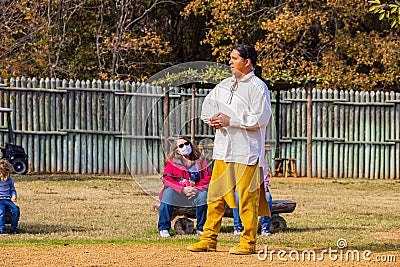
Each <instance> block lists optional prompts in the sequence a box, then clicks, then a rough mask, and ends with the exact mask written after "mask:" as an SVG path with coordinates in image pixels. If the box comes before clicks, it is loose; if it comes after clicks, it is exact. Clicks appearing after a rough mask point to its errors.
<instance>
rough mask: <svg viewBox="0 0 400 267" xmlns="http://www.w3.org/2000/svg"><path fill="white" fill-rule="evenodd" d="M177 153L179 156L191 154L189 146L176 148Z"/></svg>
mask: <svg viewBox="0 0 400 267" xmlns="http://www.w3.org/2000/svg"><path fill="white" fill-rule="evenodd" d="M178 151H179V153H180V154H181V155H183V156H186V155H189V154H190V153H192V147H191V146H190V145H187V146H183V147H182V148H179V147H178Z"/></svg>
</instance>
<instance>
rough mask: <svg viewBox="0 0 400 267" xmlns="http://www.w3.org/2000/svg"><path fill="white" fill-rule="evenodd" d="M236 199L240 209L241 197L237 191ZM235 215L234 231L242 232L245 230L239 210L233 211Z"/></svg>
mask: <svg viewBox="0 0 400 267" xmlns="http://www.w3.org/2000/svg"><path fill="white" fill-rule="evenodd" d="M235 198H236V205H237V206H238V207H239V196H238V193H237V191H236V190H235ZM232 214H233V229H237V230H239V232H241V231H242V230H243V225H242V220H240V216H239V208H233V209H232Z"/></svg>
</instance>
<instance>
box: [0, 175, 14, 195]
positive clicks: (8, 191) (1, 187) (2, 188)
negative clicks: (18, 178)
mask: <svg viewBox="0 0 400 267" xmlns="http://www.w3.org/2000/svg"><path fill="white" fill-rule="evenodd" d="M13 196H15V197H16V196H17V191H16V190H15V187H14V180H13V179H12V178H11V177H8V179H7V180H5V181H4V182H3V181H0V199H11V197H13Z"/></svg>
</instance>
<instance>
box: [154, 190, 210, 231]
mask: <svg viewBox="0 0 400 267" xmlns="http://www.w3.org/2000/svg"><path fill="white" fill-rule="evenodd" d="M172 204H173V205H172ZM175 206H179V207H187V206H191V207H196V219H197V225H196V229H197V230H199V231H203V226H204V223H205V222H206V216H207V190H203V191H200V192H198V193H197V194H196V196H194V197H193V198H191V199H188V198H187V197H186V196H185V195H184V194H182V193H178V192H176V191H175V190H174V189H172V188H171V187H167V188H165V190H164V192H163V193H162V197H161V203H160V213H159V216H158V231H161V230H169V229H170V228H171V217H172V212H173V211H174V207H175Z"/></svg>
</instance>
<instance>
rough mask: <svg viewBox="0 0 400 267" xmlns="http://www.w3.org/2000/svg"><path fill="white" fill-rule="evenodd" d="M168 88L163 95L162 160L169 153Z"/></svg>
mask: <svg viewBox="0 0 400 267" xmlns="http://www.w3.org/2000/svg"><path fill="white" fill-rule="evenodd" d="M168 115H169V88H167V87H165V93H164V133H163V135H164V159H165V158H166V157H167V154H168V151H169V144H168V139H169V121H168V120H169V118H168Z"/></svg>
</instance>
